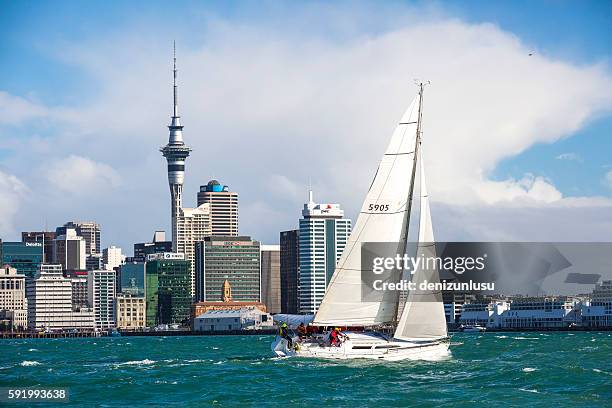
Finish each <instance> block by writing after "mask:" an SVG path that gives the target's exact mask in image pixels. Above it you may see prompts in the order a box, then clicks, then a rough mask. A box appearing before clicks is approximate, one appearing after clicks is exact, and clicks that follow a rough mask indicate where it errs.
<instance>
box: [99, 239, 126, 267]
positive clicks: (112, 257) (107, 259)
mask: <svg viewBox="0 0 612 408" xmlns="http://www.w3.org/2000/svg"><path fill="white" fill-rule="evenodd" d="M123 262H125V255H123V254H122V253H121V248H119V247H116V246H114V245H111V246H110V247H108V248H104V249H103V250H102V264H103V265H104V269H106V270H107V271H110V270H113V269H115V268H117V267H119V266H120V265H121V264H123Z"/></svg>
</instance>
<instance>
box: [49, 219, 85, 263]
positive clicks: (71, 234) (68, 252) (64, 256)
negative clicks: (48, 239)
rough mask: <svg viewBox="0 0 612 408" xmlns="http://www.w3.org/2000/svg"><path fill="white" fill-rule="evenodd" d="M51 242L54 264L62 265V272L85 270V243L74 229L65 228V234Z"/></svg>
mask: <svg viewBox="0 0 612 408" xmlns="http://www.w3.org/2000/svg"><path fill="white" fill-rule="evenodd" d="M53 242H54V246H53V259H54V262H55V263H58V264H60V265H62V268H64V270H71V269H75V270H76V269H85V268H86V264H85V259H86V256H87V252H86V242H85V240H84V239H83V237H81V236H80V235H78V234H77V232H76V230H75V229H74V228H66V233H65V234H61V235H58V236H57V237H56V238H55V240H54V241H53Z"/></svg>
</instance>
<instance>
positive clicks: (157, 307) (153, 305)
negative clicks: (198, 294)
mask: <svg viewBox="0 0 612 408" xmlns="http://www.w3.org/2000/svg"><path fill="white" fill-rule="evenodd" d="M189 270H190V268H189V261H187V260H185V255H184V254H173V253H164V254H153V255H149V256H148V257H147V263H146V272H145V291H146V324H147V326H149V327H151V326H156V325H159V324H173V323H178V324H187V322H188V321H189V316H190V311H191V293H190V289H191V288H190V286H191V285H190V272H189Z"/></svg>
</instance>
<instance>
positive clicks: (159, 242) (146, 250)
mask: <svg viewBox="0 0 612 408" xmlns="http://www.w3.org/2000/svg"><path fill="white" fill-rule="evenodd" d="M164 252H172V241H166V233H165V232H164V231H155V233H154V234H153V241H152V242H140V243H137V244H134V258H133V259H132V261H134V262H145V261H146V260H147V255H151V254H160V253H164Z"/></svg>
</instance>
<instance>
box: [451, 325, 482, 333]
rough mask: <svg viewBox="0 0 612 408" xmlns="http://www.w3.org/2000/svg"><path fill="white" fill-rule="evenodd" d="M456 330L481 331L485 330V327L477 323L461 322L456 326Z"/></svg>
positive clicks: (465, 331) (466, 331)
mask: <svg viewBox="0 0 612 408" xmlns="http://www.w3.org/2000/svg"><path fill="white" fill-rule="evenodd" d="M457 330H459V331H460V332H464V333H482V332H484V331H486V330H487V328H486V327H483V326H480V325H478V324H465V325H464V324H462V325H461V326H459V327H458V328H457Z"/></svg>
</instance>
